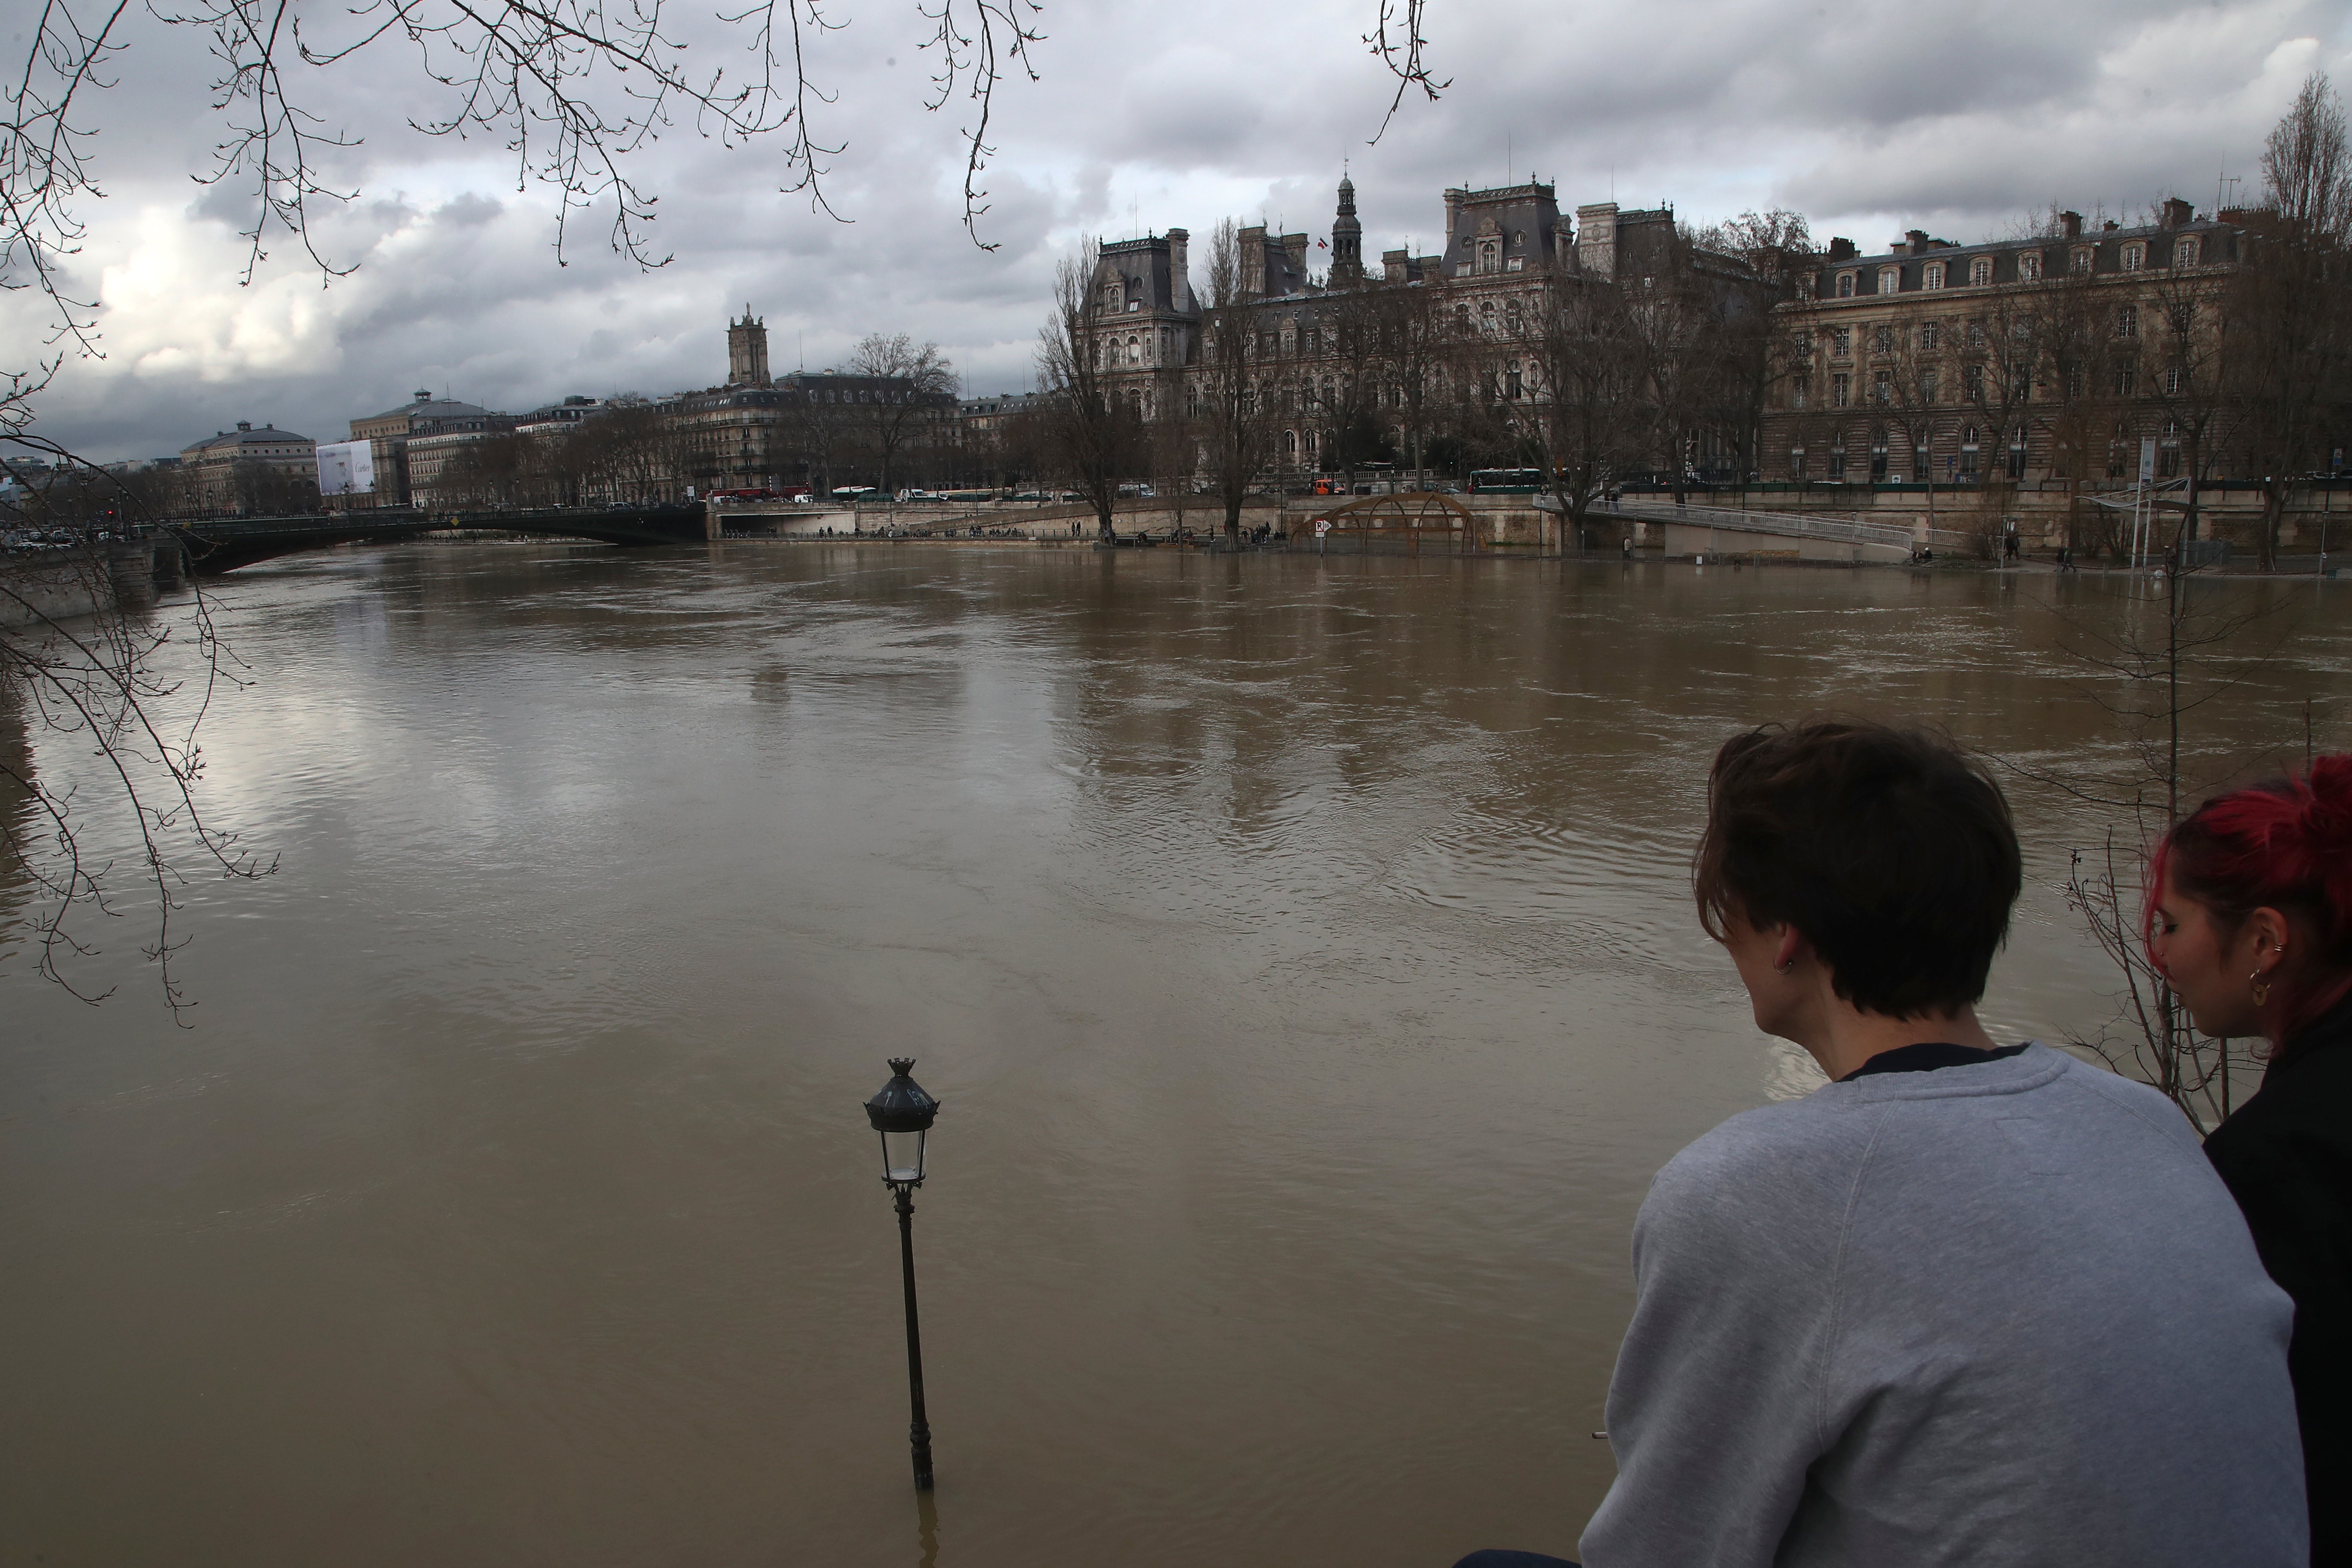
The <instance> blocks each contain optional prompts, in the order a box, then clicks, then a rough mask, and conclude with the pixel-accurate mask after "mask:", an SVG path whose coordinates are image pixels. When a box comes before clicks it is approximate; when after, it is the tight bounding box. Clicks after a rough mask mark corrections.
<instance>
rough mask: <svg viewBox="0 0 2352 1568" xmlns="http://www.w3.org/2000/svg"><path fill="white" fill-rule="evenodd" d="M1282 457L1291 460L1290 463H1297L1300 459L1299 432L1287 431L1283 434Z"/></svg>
mask: <svg viewBox="0 0 2352 1568" xmlns="http://www.w3.org/2000/svg"><path fill="white" fill-rule="evenodd" d="M1282 455H1283V457H1285V458H1287V459H1289V460H1290V461H1292V462H1296V461H1297V459H1298V432H1297V431H1296V430H1285V431H1284V432H1283V433H1282Z"/></svg>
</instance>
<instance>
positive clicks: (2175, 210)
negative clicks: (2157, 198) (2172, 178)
mask: <svg viewBox="0 0 2352 1568" xmlns="http://www.w3.org/2000/svg"><path fill="white" fill-rule="evenodd" d="M2195 216H2197V209H2196V208H2194V207H2192V206H2190V205H2189V204H2188V203H2187V202H2184V201H2182V200H2181V199H2180V198H2179V196H2167V197H2166V198H2165V199H2164V226H2165V227H2167V228H2186V227H2188V226H2189V220H2190V219H2192V218H2194V217H2195Z"/></svg>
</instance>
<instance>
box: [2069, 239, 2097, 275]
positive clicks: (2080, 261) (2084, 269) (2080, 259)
mask: <svg viewBox="0 0 2352 1568" xmlns="http://www.w3.org/2000/svg"><path fill="white" fill-rule="evenodd" d="M2097 261H2098V252H2096V251H2095V250H2093V249H2092V248H2091V247H2089V246H2087V245H2078V246H2076V247H2074V257H2073V258H2072V260H2071V261H2070V263H2069V265H2070V266H2071V267H2072V268H2073V269H2074V271H2075V272H2077V273H2088V272H2089V271H2090V270H2091V268H2093V267H2094V266H2095V265H2096V264H2097Z"/></svg>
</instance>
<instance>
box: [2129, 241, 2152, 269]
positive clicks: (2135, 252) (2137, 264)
mask: <svg viewBox="0 0 2352 1568" xmlns="http://www.w3.org/2000/svg"><path fill="white" fill-rule="evenodd" d="M2146 266H2147V246H2145V245H2142V244H2140V243H2139V242H2138V241H2137V240H2135V241H2133V242H2132V243H2131V244H2129V245H2126V246H2125V247H2124V270H2125V271H2126V272H2137V271H2138V270H2140V269H2141V268H2144V267H2146Z"/></svg>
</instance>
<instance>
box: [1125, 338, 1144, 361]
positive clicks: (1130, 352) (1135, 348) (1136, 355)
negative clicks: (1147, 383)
mask: <svg viewBox="0 0 2352 1568" xmlns="http://www.w3.org/2000/svg"><path fill="white" fill-rule="evenodd" d="M1127 363H1129V364H1141V363H1143V345H1142V344H1141V343H1139V342H1137V341H1136V340H1135V339H1133V338H1129V339H1128V340H1127Z"/></svg>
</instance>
